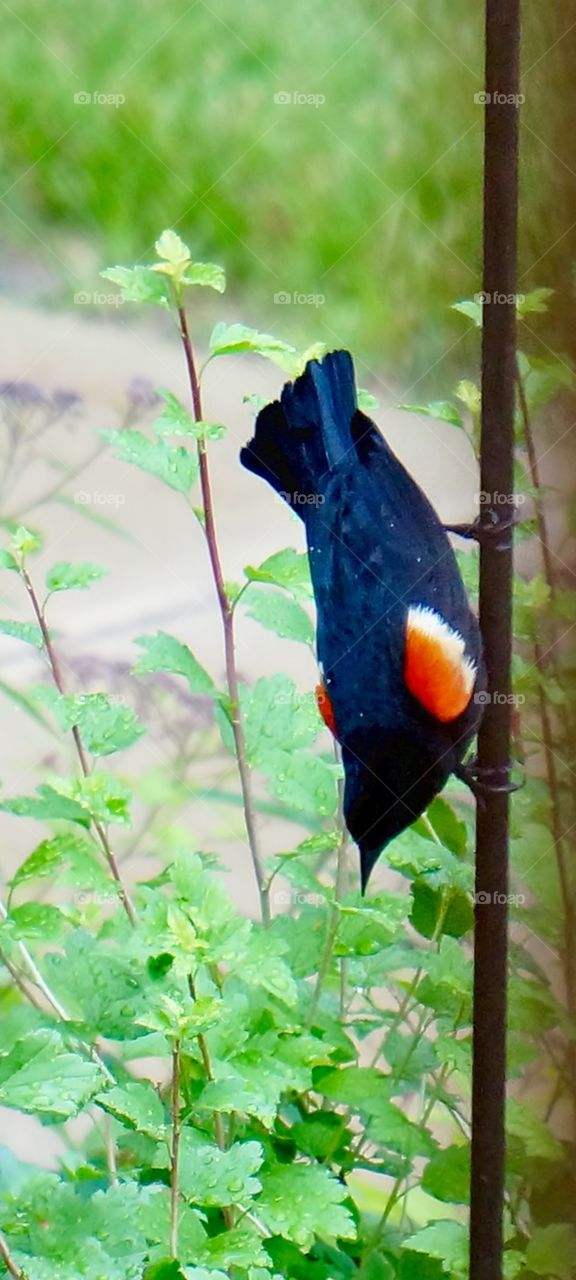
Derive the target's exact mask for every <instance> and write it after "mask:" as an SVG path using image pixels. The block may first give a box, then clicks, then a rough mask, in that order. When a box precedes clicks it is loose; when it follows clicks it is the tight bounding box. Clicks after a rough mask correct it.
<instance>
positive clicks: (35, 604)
mask: <svg viewBox="0 0 576 1280" xmlns="http://www.w3.org/2000/svg"><path fill="white" fill-rule="evenodd" d="M21 573H22V579H23V582H24V586H25V587H26V590H27V592H28V596H29V598H30V603H31V605H32V609H33V611H34V615H35V617H36V620H37V622H38V626H39V627H40V631H41V633H42V639H43V641H44V647H45V649H46V656H47V658H48V663H49V666H50V671H51V674H52V679H53V681H54V684H55V685H56V688H57V690H58V693H59V694H61V695H62V697H64V696H65V692H66V691H65V686H64V681H63V678H62V672H61V669H60V663H59V661H58V656H57V654H56V651H55V649H54V645H53V644H52V637H51V635H50V632H49V630H48V626H47V623H46V618H45V617H44V610H43V609H42V606H41V604H40V601H39V599H38V596H37V595H36V591H35V589H34V584H33V582H32V579H31V577H30V574H29V573H28V570H27V569H26V568H25V567H24V566H22V569H21ZM72 737H73V739H74V745H75V747H76V754H77V756H78V761H79V764H80V769H81V771H82V773H83V775H84V777H85V778H88V777H89V776H90V768H89V765H88V760H87V757H86V752H85V751H84V746H83V743H82V739H81V737H80V731H79V729H78V725H73V727H72ZM93 823H94V829H95V831H96V833H97V835H98V839H99V841H100V845H101V848H102V851H103V853H104V857H105V858H106V861H107V863H108V866H109V868H110V873H111V875H112V877H113V879H114V880H115V881H116V884H117V886H118V897H119V898H120V901H121V903H122V906H123V907H124V910H125V912H126V915H127V916H128V919H129V921H130V924H132V925H135V924H136V912H135V910H134V905H133V903H132V900H131V898H130V895H129V893H128V890H127V889H126V887H125V885H124V882H123V880H122V876H121V874H120V868H119V866H118V862H117V860H116V855H115V853H114V852H113V850H112V848H111V846H110V842H109V840H108V836H107V834H106V831H105V829H104V827H103V826H102V823H101V822H97V821H96V819H93Z"/></svg>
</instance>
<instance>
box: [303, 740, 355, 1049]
mask: <svg viewBox="0 0 576 1280" xmlns="http://www.w3.org/2000/svg"><path fill="white" fill-rule="evenodd" d="M337 758H338V754H337ZM343 801H344V783H343V780H342V778H340V779H339V781H338V829H339V831H340V841H339V844H338V853H337V861H336V885H335V889H334V899H333V902H332V904H331V908H330V915H329V917H328V926H327V929H326V938H325V941H324V948H323V951H322V956H321V959H320V965H319V968H318V975H317V977H316V983H315V986H314V991H313V993H312V999H311V1001H310V1005H309V1008H308V1014H307V1017H306V1024H307V1026H310V1025H311V1023H312V1019H313V1018H314V1014H315V1013H316V1009H317V1008H318V1001H319V999H320V996H321V993H322V988H323V986H324V983H325V981H326V978H327V977H328V972H329V969H330V964H331V961H332V953H333V951H334V944H335V942H336V937H337V934H338V926H339V924H340V902H341V899H342V897H343V895H344V889H345V882H346V864H347V852H348V831H347V829H346V824H345V822H344V811H343ZM344 981H345V980H344V976H343V970H342V969H341V970H340V1012H341V1013H342V1009H343V1006H344V1005H345V995H346V993H345V988H344Z"/></svg>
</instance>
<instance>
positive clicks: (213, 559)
mask: <svg viewBox="0 0 576 1280" xmlns="http://www.w3.org/2000/svg"><path fill="white" fill-rule="evenodd" d="M178 321H179V326H180V337H181V339H182V346H183V348H184V356H185V359H186V367H187V370H188V378H189V382H190V391H191V395H192V405H193V409H194V418H195V420H196V421H197V422H201V421H202V417H203V413H202V395H201V391H200V382H199V379H198V375H197V372H196V364H195V360H194V349H193V346H192V340H191V338H190V332H189V329H188V321H187V318H186V311H185V309H184V306H183V305H182V304H181V303H179V304H178ZM198 460H199V464H200V487H201V491H202V505H203V508H204V521H205V525H204V533H205V537H206V543H207V547H208V555H209V558H210V565H211V568H212V577H213V579H214V585H215V587H216V595H217V597H218V605H219V608H220V614H221V617H222V628H223V633H224V651H225V658H226V683H227V685H228V696H229V699H230V713H231V722H232V732H233V734H234V744H235V747H236V759H237V762H238V773H239V775H240V786H241V789H242V800H243V804H244V817H245V822H246V832H247V835H248V844H249V846H250V854H251V857H252V863H253V866H254V874H255V877H256V883H257V886H258V894H259V897H260V909H261V914H262V920H263V923H264V924H268V923H269V922H270V896H269V886H268V885H267V883H266V876H265V873H264V864H263V859H262V854H261V851H260V843H259V837H258V829H257V823H256V811H255V806H254V797H253V794H252V779H251V776H250V768H249V765H248V756H247V751H246V739H245V736H244V726H243V722H242V713H241V709H240V693H239V688H238V672H237V669H236V653H235V642H234V610H233V606H232V604H231V602H230V600H229V598H228V593H227V591H226V586H225V583H224V574H223V572H222V563H221V560H220V551H219V546H218V535H217V530H216V521H215V517H214V503H213V499H212V487H211V483H210V470H209V466H208V454H207V450H206V444H205V441H204V440H198Z"/></svg>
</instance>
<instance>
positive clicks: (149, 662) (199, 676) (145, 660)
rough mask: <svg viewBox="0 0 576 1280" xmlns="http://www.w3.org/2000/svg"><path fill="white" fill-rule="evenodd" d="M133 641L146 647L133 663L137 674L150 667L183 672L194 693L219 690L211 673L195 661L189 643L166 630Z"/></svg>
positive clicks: (212, 692) (156, 669) (210, 692)
mask: <svg viewBox="0 0 576 1280" xmlns="http://www.w3.org/2000/svg"><path fill="white" fill-rule="evenodd" d="M134 643H135V644H137V645H140V648H141V649H144V653H143V654H141V655H140V657H139V658H138V660H137V662H136V663H135V665H134V667H133V671H134V672H135V673H136V674H137V675H142V674H143V673H144V672H147V671H171V672H173V673H174V675H179V676H184V678H185V679H186V680H187V681H188V685H189V687H190V690H191V692H192V693H205V694H211V695H213V696H214V695H215V694H216V692H217V690H216V688H215V685H214V681H213V680H212V677H211V676H209V675H208V672H207V671H205V670H204V667H201V666H200V663H199V662H197V661H196V658H195V657H194V655H193V654H192V653H191V651H190V649H189V648H188V645H186V644H182V642H181V641H180V640H176V639H175V637H174V636H170V635H168V634H167V632H166V631H157V632H156V634H155V635H153V636H138V637H137V638H136V640H135V641H134Z"/></svg>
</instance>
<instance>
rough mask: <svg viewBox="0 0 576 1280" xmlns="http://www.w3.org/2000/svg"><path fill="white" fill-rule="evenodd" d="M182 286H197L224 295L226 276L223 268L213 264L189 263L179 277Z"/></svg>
mask: <svg viewBox="0 0 576 1280" xmlns="http://www.w3.org/2000/svg"><path fill="white" fill-rule="evenodd" d="M181 281H182V284H199V285H203V286H207V287H208V288H209V289H215V290H216V292H217V293H224V291H225V289H226V274H225V272H224V268H223V267H219V266H218V265H217V264H216V263H214V262H191V263H190V266H189V267H187V268H186V271H185V273H184V275H183V276H182V277H181Z"/></svg>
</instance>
